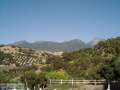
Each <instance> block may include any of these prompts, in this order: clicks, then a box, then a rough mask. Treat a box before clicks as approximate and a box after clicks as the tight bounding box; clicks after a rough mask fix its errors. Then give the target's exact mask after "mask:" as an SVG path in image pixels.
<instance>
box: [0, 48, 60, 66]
mask: <svg viewBox="0 0 120 90" xmlns="http://www.w3.org/2000/svg"><path fill="white" fill-rule="evenodd" d="M0 54H1V56H0V59H1V63H3V64H9V65H10V64H16V65H19V66H24V65H36V64H42V63H45V62H46V60H47V59H48V58H50V57H54V56H58V57H59V56H61V55H62V52H48V51H39V50H32V49H29V48H20V47H16V46H1V47H0ZM5 56H6V57H5Z"/></svg>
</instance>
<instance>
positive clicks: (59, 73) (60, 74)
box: [46, 70, 69, 79]
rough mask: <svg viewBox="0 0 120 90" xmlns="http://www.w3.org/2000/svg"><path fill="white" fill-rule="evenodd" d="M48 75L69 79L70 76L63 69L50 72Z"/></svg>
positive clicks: (53, 77)
mask: <svg viewBox="0 0 120 90" xmlns="http://www.w3.org/2000/svg"><path fill="white" fill-rule="evenodd" d="M46 76H47V78H49V79H68V78H69V75H68V74H67V73H66V72H65V71H63V70H60V71H51V72H48V73H47V74H46Z"/></svg>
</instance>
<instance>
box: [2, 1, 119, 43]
mask: <svg viewBox="0 0 120 90" xmlns="http://www.w3.org/2000/svg"><path fill="white" fill-rule="evenodd" d="M116 36H120V0H0V43H12V42H15V41H19V40H27V41H38V40H47V41H65V40H71V39H76V38H77V39H81V40H83V41H86V42H87V41H89V40H91V39H92V38H94V37H101V38H111V37H116Z"/></svg>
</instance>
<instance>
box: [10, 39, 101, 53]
mask: <svg viewBox="0 0 120 90" xmlns="http://www.w3.org/2000/svg"><path fill="white" fill-rule="evenodd" d="M102 40H103V39H100V38H95V39H93V40H92V41H90V42H89V43H85V42H83V41H81V40H79V39H74V40H70V41H65V42H61V43H60V42H52V41H37V42H33V43H30V42H27V41H24V40H23V41H18V42H15V43H13V44H12V45H15V46H19V47H24V48H31V49H35V50H42V51H52V52H55V51H65V52H72V51H77V50H79V49H83V48H89V47H92V46H94V45H96V44H97V43H98V42H100V41H102Z"/></svg>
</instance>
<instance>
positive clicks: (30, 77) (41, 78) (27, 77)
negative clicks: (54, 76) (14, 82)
mask: <svg viewBox="0 0 120 90" xmlns="http://www.w3.org/2000/svg"><path fill="white" fill-rule="evenodd" d="M21 81H22V82H23V83H25V84H26V85H27V86H28V87H29V88H30V89H34V87H35V86H39V87H41V88H45V87H46V86H47V82H48V80H47V78H46V77H45V73H39V74H37V73H36V72H34V71H30V72H25V73H24V75H23V76H22V77H21Z"/></svg>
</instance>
